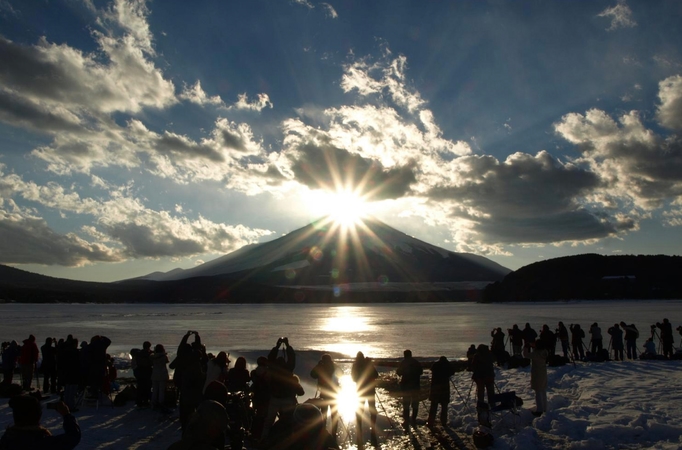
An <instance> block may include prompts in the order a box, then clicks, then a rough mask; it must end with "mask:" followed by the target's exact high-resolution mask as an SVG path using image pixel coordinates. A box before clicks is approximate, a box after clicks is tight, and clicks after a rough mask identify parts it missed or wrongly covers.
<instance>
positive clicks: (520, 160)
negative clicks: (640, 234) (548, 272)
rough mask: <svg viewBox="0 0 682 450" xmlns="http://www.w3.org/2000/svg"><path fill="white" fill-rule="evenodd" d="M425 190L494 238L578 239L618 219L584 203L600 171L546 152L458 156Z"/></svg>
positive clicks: (610, 228)
mask: <svg viewBox="0 0 682 450" xmlns="http://www.w3.org/2000/svg"><path fill="white" fill-rule="evenodd" d="M448 169H449V171H451V173H452V174H453V176H452V177H451V179H452V181H450V180H449V179H447V178H444V180H443V182H442V184H441V185H437V186H436V187H434V188H432V189H431V190H429V191H428V192H426V193H425V196H426V197H427V198H428V199H429V200H430V201H432V202H439V203H442V202H447V204H450V205H451V209H450V215H451V216H452V217H453V218H456V219H460V220H465V221H468V222H469V227H470V228H471V230H472V231H474V232H476V233H478V234H479V239H480V240H483V241H486V242H493V243H521V242H525V243H549V242H561V241H582V240H586V239H594V238H601V237H605V236H608V235H611V234H614V233H615V232H616V231H617V230H619V229H621V227H622V225H621V224H619V223H617V221H615V220H612V219H608V218H605V217H599V216H598V215H597V214H595V213H593V212H590V211H589V210H588V209H587V207H586V206H587V205H586V203H587V202H586V201H585V200H584V199H585V198H586V197H588V196H589V195H590V193H591V192H593V191H594V190H595V189H598V188H599V187H600V184H601V181H600V179H599V177H598V176H597V175H596V174H594V173H592V172H590V171H587V170H584V169H581V168H579V167H578V166H575V165H573V164H563V163H561V162H559V161H558V160H556V159H554V158H553V157H552V156H551V155H550V154H549V153H547V152H545V151H541V152H539V153H538V154H536V155H535V156H533V155H529V154H527V153H515V154H513V155H510V156H509V157H508V158H507V159H506V160H505V161H503V162H501V161H498V160H497V159H496V158H494V157H492V156H473V155H472V156H463V157H460V158H457V159H455V160H453V161H452V162H451V163H450V164H449V167H448Z"/></svg>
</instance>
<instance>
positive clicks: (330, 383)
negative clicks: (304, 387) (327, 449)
mask: <svg viewBox="0 0 682 450" xmlns="http://www.w3.org/2000/svg"><path fill="white" fill-rule="evenodd" d="M337 373H338V369H337V367H336V364H334V361H332V357H331V356H330V355H329V354H327V353H325V354H324V355H322V358H321V359H320V361H319V362H318V363H317V365H316V366H315V367H313V370H311V371H310V376H311V377H312V378H314V379H316V380H317V390H318V392H319V395H320V398H321V399H322V400H323V403H322V404H321V405H320V412H321V413H322V418H323V420H324V422H325V423H326V422H327V412H328V411H329V409H331V420H332V434H333V435H334V436H336V431H337V429H338V426H339V414H338V408H337V405H336V397H337V394H338V390H339V383H338V381H337Z"/></svg>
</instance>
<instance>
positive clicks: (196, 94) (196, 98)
mask: <svg viewBox="0 0 682 450" xmlns="http://www.w3.org/2000/svg"><path fill="white" fill-rule="evenodd" d="M178 97H179V98H181V99H183V100H187V101H189V102H192V103H196V104H197V105H214V106H223V107H224V106H225V103H224V102H223V99H222V98H220V96H219V95H214V96H213V97H209V96H208V95H206V92H204V90H203V89H202V88H201V81H199V80H197V82H196V83H194V85H193V86H191V87H187V86H185V88H184V89H183V91H182V92H181V93H180V95H179V96H178Z"/></svg>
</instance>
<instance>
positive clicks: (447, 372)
mask: <svg viewBox="0 0 682 450" xmlns="http://www.w3.org/2000/svg"><path fill="white" fill-rule="evenodd" d="M454 374H455V369H454V368H453V367H452V364H450V361H448V359H447V358H446V357H445V356H441V357H440V358H438V361H436V362H435V363H433V364H432V365H431V390H430V392H429V401H430V402H431V405H430V407H429V418H428V420H427V421H426V425H427V426H429V427H433V426H434V425H435V424H436V412H437V411H438V405H440V424H441V425H442V426H444V427H445V426H447V425H448V403H450V377H451V376H453V375H454Z"/></svg>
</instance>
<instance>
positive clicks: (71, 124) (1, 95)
mask: <svg viewBox="0 0 682 450" xmlns="http://www.w3.org/2000/svg"><path fill="white" fill-rule="evenodd" d="M1 64H2V62H0V65H1ZM0 120H1V121H3V122H7V123H10V124H12V125H17V126H21V127H25V128H31V129H33V130H36V131H41V132H59V131H73V132H78V131H79V130H81V125H80V124H78V123H77V120H78V119H77V118H76V117H74V116H71V117H68V118H67V117H64V116H63V115H59V114H56V113H55V112H53V111H50V110H48V109H46V108H45V107H44V106H41V105H38V104H36V103H33V102H30V101H27V100H25V99H23V98H20V97H18V96H16V95H13V94H11V93H9V92H7V91H5V90H3V89H0Z"/></svg>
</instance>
